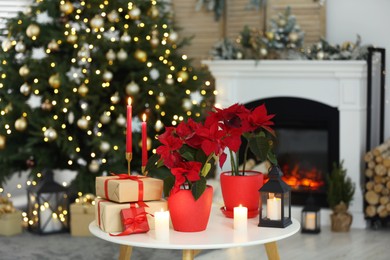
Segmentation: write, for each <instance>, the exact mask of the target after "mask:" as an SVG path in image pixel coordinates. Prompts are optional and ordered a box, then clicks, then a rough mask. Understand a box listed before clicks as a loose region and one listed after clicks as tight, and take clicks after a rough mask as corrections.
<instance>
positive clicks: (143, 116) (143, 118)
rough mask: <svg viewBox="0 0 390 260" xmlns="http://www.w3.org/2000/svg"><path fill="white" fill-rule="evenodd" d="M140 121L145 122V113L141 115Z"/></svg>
mask: <svg viewBox="0 0 390 260" xmlns="http://www.w3.org/2000/svg"><path fill="white" fill-rule="evenodd" d="M142 121H143V122H146V114H145V113H144V114H143V115H142Z"/></svg>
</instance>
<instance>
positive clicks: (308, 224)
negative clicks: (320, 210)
mask: <svg viewBox="0 0 390 260" xmlns="http://www.w3.org/2000/svg"><path fill="white" fill-rule="evenodd" d="M305 228H306V229H309V230H315V229H316V213H313V212H308V213H306V221H305Z"/></svg>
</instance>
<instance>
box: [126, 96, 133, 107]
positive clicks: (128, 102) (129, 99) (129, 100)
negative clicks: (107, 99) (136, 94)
mask: <svg viewBox="0 0 390 260" xmlns="http://www.w3.org/2000/svg"><path fill="white" fill-rule="evenodd" d="M131 102H132V100H131V97H129V98H128V99H127V104H128V105H129V106H131Z"/></svg>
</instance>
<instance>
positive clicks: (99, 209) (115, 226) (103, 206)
mask: <svg viewBox="0 0 390 260" xmlns="http://www.w3.org/2000/svg"><path fill="white" fill-rule="evenodd" d="M95 201H96V203H95V207H96V210H95V222H96V224H97V225H98V226H99V227H100V229H101V230H103V231H104V232H109V233H111V232H122V231H123V226H122V219H121V210H122V209H128V208H130V207H131V205H130V203H115V202H112V201H107V200H105V199H101V198H97V199H96V200H95ZM132 204H133V205H134V206H135V207H136V208H139V207H140V205H139V203H132ZM141 204H142V203H141ZM145 204H146V206H147V207H145V211H146V212H147V213H149V214H147V216H146V218H147V220H148V224H149V228H150V229H154V218H153V216H151V215H150V214H152V215H153V214H154V212H156V211H160V210H161V209H162V210H164V211H166V210H168V203H167V201H166V200H163V199H161V200H158V201H147V202H145Z"/></svg>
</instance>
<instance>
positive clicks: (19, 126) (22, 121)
mask: <svg viewBox="0 0 390 260" xmlns="http://www.w3.org/2000/svg"><path fill="white" fill-rule="evenodd" d="M26 128H27V120H26V118H24V117H20V118H18V119H16V121H15V129H16V130H17V131H19V132H22V131H24V130H26Z"/></svg>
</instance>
